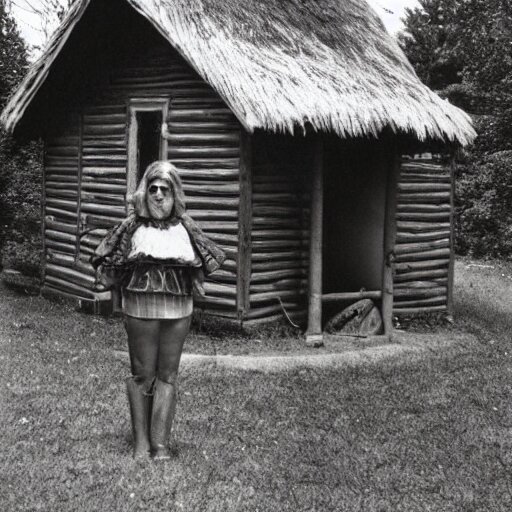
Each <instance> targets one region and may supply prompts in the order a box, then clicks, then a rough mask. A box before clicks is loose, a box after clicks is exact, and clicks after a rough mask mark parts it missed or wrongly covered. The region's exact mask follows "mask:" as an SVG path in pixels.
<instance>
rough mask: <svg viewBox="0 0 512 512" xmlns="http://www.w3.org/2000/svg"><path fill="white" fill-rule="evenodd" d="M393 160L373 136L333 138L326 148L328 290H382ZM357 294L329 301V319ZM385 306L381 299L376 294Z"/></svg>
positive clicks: (325, 276)
mask: <svg viewBox="0 0 512 512" xmlns="http://www.w3.org/2000/svg"><path fill="white" fill-rule="evenodd" d="M388 168H389V163H388V161H387V160H386V153H385V152H384V150H383V148H382V147H381V146H379V145H378V144H376V143H375V142H372V141H367V140H355V141H338V140H336V139H333V140H330V141H329V143H328V144H326V148H325V174H324V218H323V224H324V227H323V232H324V234H323V239H324V244H323V245H324V247H323V279H322V280H323V293H324V294H356V293H357V292H361V291H363V292H375V293H379V292H380V290H381V288H382V271H383V259H384V219H385V211H386V183H387V173H388ZM357 300H358V299H357V298H354V297H351V298H347V299H341V298H340V299H339V300H337V301H328V302H326V304H325V307H324V318H325V320H328V319H329V318H331V317H332V316H333V315H335V314H337V313H339V312H340V311H341V310H342V309H344V308H345V307H346V306H348V305H350V304H352V303H354V302H356V301H357ZM376 303H377V306H379V307H380V300H379V299H376Z"/></svg>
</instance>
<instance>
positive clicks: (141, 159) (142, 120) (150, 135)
mask: <svg viewBox="0 0 512 512" xmlns="http://www.w3.org/2000/svg"><path fill="white" fill-rule="evenodd" d="M137 125H138V132H137V133H138V136H137V139H138V140H137V146H138V172H137V183H138V182H139V181H140V179H141V178H142V176H143V174H144V171H145V170H146V167H147V166H148V165H149V164H150V163H152V162H154V161H155V160H159V159H160V127H161V125H162V111H161V110H158V111H152V112H137Z"/></svg>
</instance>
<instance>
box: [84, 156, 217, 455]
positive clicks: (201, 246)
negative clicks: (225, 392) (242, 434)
mask: <svg viewBox="0 0 512 512" xmlns="http://www.w3.org/2000/svg"><path fill="white" fill-rule="evenodd" d="M133 206H134V212H133V213H132V214H130V215H129V216H128V217H127V218H126V219H125V220H124V221H123V222H121V223H120V224H118V225H117V226H115V227H114V228H113V229H112V230H111V231H110V232H109V233H108V234H107V236H106V237H105V238H104V239H103V241H102V242H101V243H100V245H99V246H98V248H97V249H96V251H95V255H94V256H93V257H92V263H93V265H94V266H95V268H97V270H98V276H100V279H103V281H104V283H105V284H107V285H112V284H116V285H118V286H120V287H121V291H122V300H123V312H124V315H125V326H126V332H127V334H128V347H129V352H130V363H131V372H132V377H130V378H129V379H127V381H126V388H127V393H128V400H129V403H130V411H131V418H132V430H133V437H134V449H133V455H134V457H135V458H138V457H146V456H148V455H149V454H151V456H152V457H153V459H155V460H164V459H169V458H170V456H171V455H170V451H169V447H168V445H167V442H168V439H169V435H170V431H171V426H172V421H173V417H174V411H175V407H176V399H177V377H178V367H179V363H180V358H181V353H182V350H183V343H184V341H185V337H186V335H187V333H188V331H189V328H190V320H191V315H192V310H193V293H194V292H195V293H199V294H201V295H203V294H204V290H203V287H202V281H203V279H204V275H208V274H210V273H212V272H214V271H215V270H216V269H217V268H219V267H220V265H221V264H222V262H223V261H224V258H225V255H224V253H223V252H222V250H221V249H220V248H219V247H218V246H217V245H216V244H214V243H213V242H212V241H211V240H209V239H208V238H207V237H206V236H205V235H204V234H203V232H202V231H201V229H200V228H199V227H198V225H197V224H196V223H195V222H194V221H193V220H192V219H191V218H190V216H188V214H187V213H186V208H185V197H184V193H183V187H182V184H181V180H180V178H179V176H178V174H177V171H176V168H175V167H174V166H173V165H172V164H171V163H169V162H165V161H160V162H154V163H152V164H151V165H150V166H149V167H148V168H147V169H146V172H145V173H144V176H143V177H142V180H141V181H140V184H139V186H138V188H137V191H136V192H135V194H134V197H133Z"/></svg>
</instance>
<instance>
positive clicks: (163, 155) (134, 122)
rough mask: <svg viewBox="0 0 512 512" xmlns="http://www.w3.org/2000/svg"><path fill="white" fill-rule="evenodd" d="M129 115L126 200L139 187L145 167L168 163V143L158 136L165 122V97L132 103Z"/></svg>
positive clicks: (167, 101)
mask: <svg viewBox="0 0 512 512" xmlns="http://www.w3.org/2000/svg"><path fill="white" fill-rule="evenodd" d="M128 108H129V112H128V119H129V125H128V168H127V176H126V191H127V197H130V196H131V195H132V194H133V193H134V192H135V190H136V189H137V185H138V184H139V181H140V179H141V178H142V176H143V174H144V171H145V170H146V168H147V166H148V165H149V164H150V163H152V162H154V161H155V160H167V140H166V139H164V138H163V137H162V135H161V128H162V123H163V122H165V121H166V120H167V114H168V110H169V100H168V98H151V99H141V100H131V101H130V104H129V107H128Z"/></svg>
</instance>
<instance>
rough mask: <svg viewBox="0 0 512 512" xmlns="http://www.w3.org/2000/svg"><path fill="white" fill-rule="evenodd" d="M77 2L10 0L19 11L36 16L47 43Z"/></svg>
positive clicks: (67, 0) (65, 0)
mask: <svg viewBox="0 0 512 512" xmlns="http://www.w3.org/2000/svg"><path fill="white" fill-rule="evenodd" d="M74 1H75V0H8V2H9V4H15V5H16V6H17V7H18V8H19V9H21V10H23V11H25V12H28V13H31V14H34V15H35V16H37V19H38V20H39V27H40V28H38V29H39V30H40V31H41V32H42V34H43V39H44V42H47V41H48V39H49V38H50V36H51V35H52V33H53V31H54V30H55V28H56V27H57V25H58V24H59V23H60V22H61V21H62V19H63V18H64V16H65V14H66V13H67V11H68V10H69V8H70V7H71V5H72V4H73V2H74Z"/></svg>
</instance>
